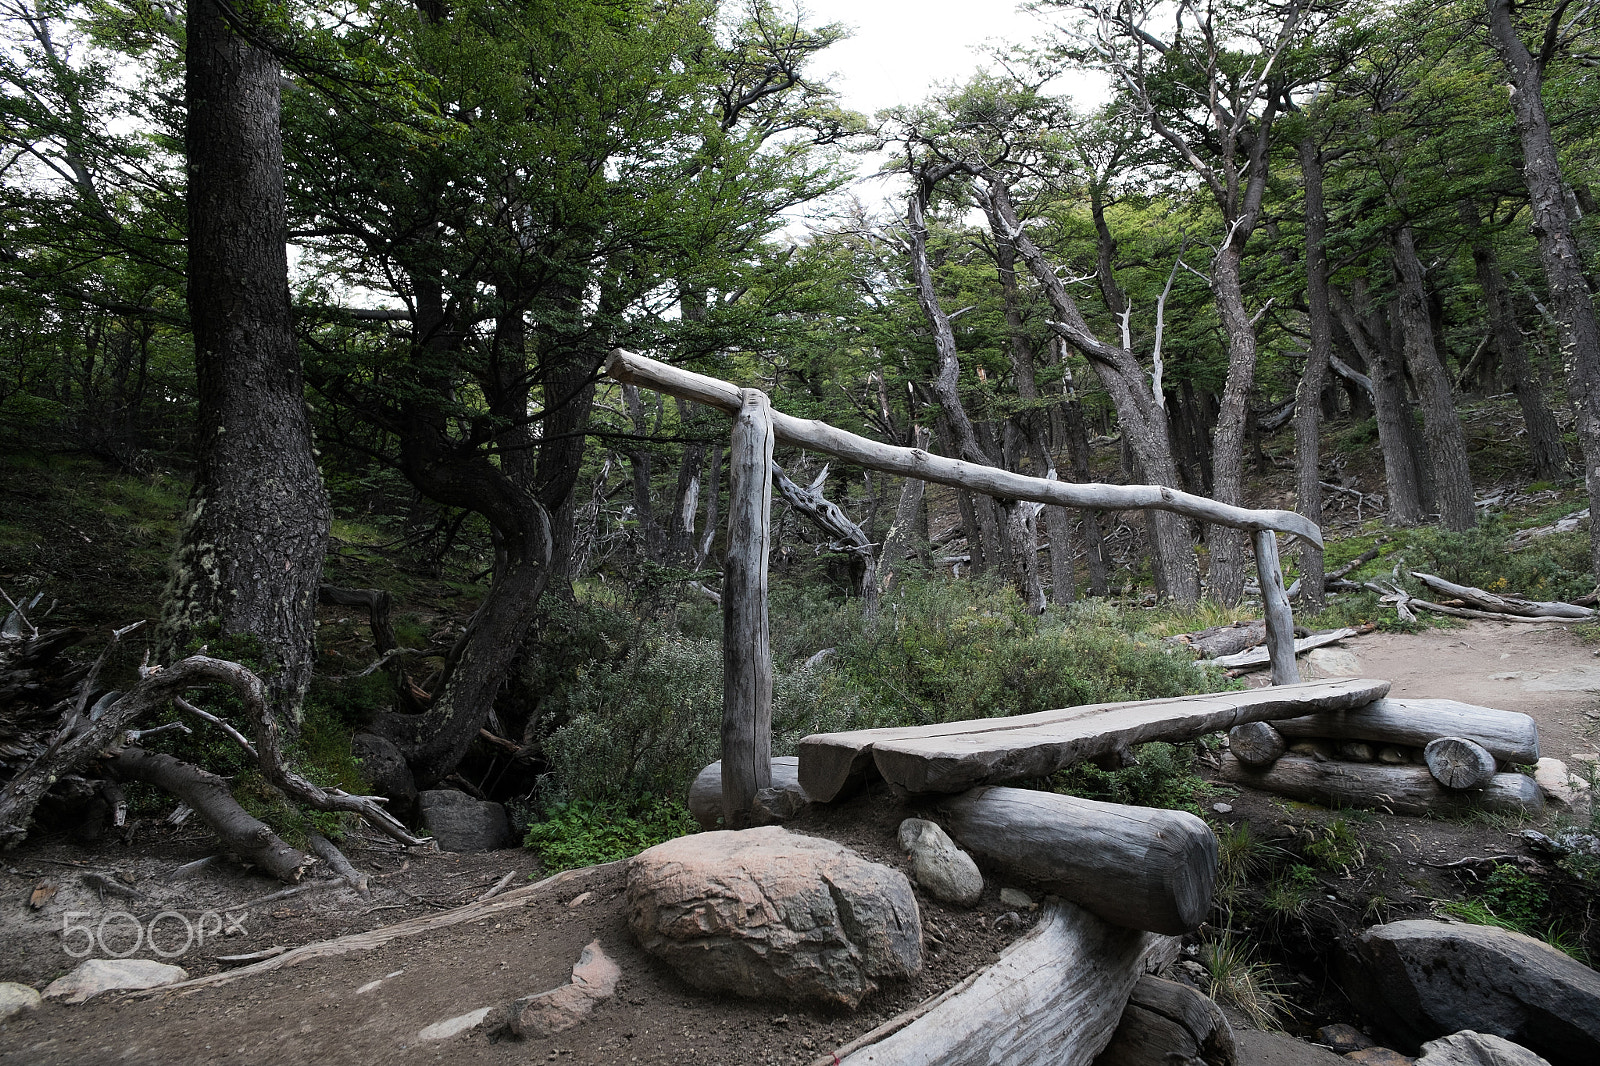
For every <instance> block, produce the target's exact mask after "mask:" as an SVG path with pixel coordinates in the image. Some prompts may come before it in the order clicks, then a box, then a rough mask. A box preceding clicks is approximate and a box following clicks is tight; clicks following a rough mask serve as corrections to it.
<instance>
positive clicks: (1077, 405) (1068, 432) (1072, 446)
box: [1050, 338, 1110, 596]
mask: <svg viewBox="0 0 1600 1066" xmlns="http://www.w3.org/2000/svg"><path fill="white" fill-rule="evenodd" d="M1055 344H1056V345H1061V346H1063V350H1062V351H1061V353H1060V356H1059V360H1058V361H1059V363H1060V365H1061V402H1060V403H1058V404H1056V405H1055V407H1053V408H1051V409H1050V433H1051V437H1052V438H1053V439H1054V440H1055V441H1056V442H1057V444H1056V446H1057V449H1058V450H1059V448H1060V447H1061V446H1062V443H1063V442H1064V443H1065V446H1066V449H1067V452H1068V454H1070V455H1071V457H1072V477H1073V480H1075V481H1077V482H1078V483H1080V484H1086V483H1087V482H1088V481H1089V429H1088V426H1087V425H1086V424H1085V423H1084V419H1083V401H1082V400H1081V399H1080V398H1079V397H1078V391H1077V388H1076V387H1075V385H1074V383H1073V380H1072V367H1071V366H1070V365H1069V364H1068V362H1067V359H1066V352H1065V349H1064V346H1065V345H1066V341H1064V340H1061V339H1060V338H1057V339H1056V342H1055ZM1050 350H1051V351H1055V345H1052V346H1051V349H1050ZM1078 514H1079V516H1080V518H1081V519H1082V521H1083V554H1084V556H1085V558H1086V560H1087V562H1088V565H1089V592H1090V594H1091V595H1095V596H1104V595H1106V593H1107V592H1109V591H1110V574H1109V573H1108V570H1107V566H1106V549H1105V540H1104V538H1103V537H1102V536H1101V533H1100V512H1099V511H1079V512H1078Z"/></svg>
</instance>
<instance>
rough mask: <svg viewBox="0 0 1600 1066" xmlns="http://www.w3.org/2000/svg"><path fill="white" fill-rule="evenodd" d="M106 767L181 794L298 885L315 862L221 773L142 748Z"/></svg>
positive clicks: (221, 835)
mask: <svg viewBox="0 0 1600 1066" xmlns="http://www.w3.org/2000/svg"><path fill="white" fill-rule="evenodd" d="M106 766H107V768H109V769H110V770H111V772H112V773H114V774H116V775H117V776H118V777H119V778H121V779H123V780H124V781H142V782H144V783H145V784H149V785H155V786H156V787H157V788H160V789H164V790H165V791H167V792H170V793H172V794H173V795H174V796H177V797H178V798H179V799H181V800H183V802H185V803H187V804H188V805H189V806H191V807H193V808H194V809H195V811H196V812H197V813H198V814H199V815H200V817H201V818H202V819H204V820H205V823H206V824H207V825H208V826H210V827H211V831H212V832H213V833H215V834H217V838H218V839H219V840H221V841H222V843H223V845H224V846H225V847H227V849H228V850H229V851H231V852H233V853H234V854H235V855H237V856H239V858H241V859H243V860H244V861H246V862H249V863H254V864H255V865H256V866H259V867H260V868H261V869H262V870H264V871H266V872H267V873H269V874H271V875H272V876H273V877H276V878H277V879H278V880H280V881H286V882H288V883H289V884H295V883H296V882H298V881H299V880H300V878H301V877H302V876H303V875H304V874H305V871H306V867H308V866H310V865H311V863H312V862H313V861H314V860H313V859H312V858H311V856H309V855H307V854H305V853H304V852H301V851H297V850H296V849H294V848H291V847H290V846H289V845H288V844H285V843H284V842H283V841H282V840H280V839H279V838H278V835H277V834H276V833H274V832H273V831H272V830H271V829H270V828H268V827H267V825H266V823H264V822H261V821H258V820H256V819H255V818H252V817H251V816H250V815H249V814H248V813H246V812H245V809H244V808H243V807H241V806H239V801H238V800H236V799H234V798H233V793H232V792H230V791H229V790H228V782H227V781H225V780H223V779H222V778H220V777H218V776H217V775H216V774H213V773H210V772H208V771H205V770H202V769H200V768H199V767H198V766H191V765H190V764H189V763H186V762H180V761H179V760H177V759H174V758H173V757H172V756H170V755H153V754H151V753H150V752H147V751H144V750H142V749H140V748H123V749H122V751H121V752H119V753H118V754H117V755H116V756H115V757H114V758H111V759H107V760H106Z"/></svg>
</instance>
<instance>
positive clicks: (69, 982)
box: [44, 959, 189, 1003]
mask: <svg viewBox="0 0 1600 1066" xmlns="http://www.w3.org/2000/svg"><path fill="white" fill-rule="evenodd" d="M188 979H189V971H187V970H185V969H184V968H183V967H182V966H172V965H169V964H168V963H164V962H155V961H153V960H151V959H85V960H84V961H83V962H81V963H79V964H78V967H77V968H76V969H75V970H73V971H72V972H71V973H69V974H67V975H66V976H65V977H58V978H56V979H55V980H54V981H51V982H50V984H49V986H48V987H46V988H45V990H44V998H45V999H59V1000H62V1001H63V1002H66V1003H82V1002H83V1001H84V1000H86V999H88V998H90V997H91V996H98V995H99V994H100V993H102V992H114V991H117V990H119V989H141V988H159V987H160V986H161V985H171V984H177V983H178V982H179V981H187V980H188Z"/></svg>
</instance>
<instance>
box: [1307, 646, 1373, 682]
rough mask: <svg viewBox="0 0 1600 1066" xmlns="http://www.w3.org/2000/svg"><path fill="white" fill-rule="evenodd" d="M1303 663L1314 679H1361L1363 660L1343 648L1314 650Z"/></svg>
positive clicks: (1309, 652) (1308, 653)
mask: <svg viewBox="0 0 1600 1066" xmlns="http://www.w3.org/2000/svg"><path fill="white" fill-rule="evenodd" d="M1302 661H1303V662H1304V663H1305V664H1306V666H1308V667H1309V668H1310V669H1309V671H1308V673H1309V674H1310V676H1312V677H1360V676H1361V660H1359V659H1357V658H1356V656H1355V653H1354V652H1350V651H1346V650H1345V649H1343V648H1312V649H1311V650H1310V651H1308V652H1306V653H1305V655H1304V656H1303V658H1302Z"/></svg>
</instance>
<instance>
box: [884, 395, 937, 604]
mask: <svg viewBox="0 0 1600 1066" xmlns="http://www.w3.org/2000/svg"><path fill="white" fill-rule="evenodd" d="M927 446H928V431H927V430H926V429H923V428H922V427H921V426H913V427H912V430H911V447H913V448H921V449H925V448H927ZM927 484H928V483H927V482H925V481H923V480H921V479H920V478H914V477H908V478H906V479H905V480H904V482H903V483H902V484H901V486H900V502H899V504H898V505H897V506H896V507H895V510H894V522H893V524H891V525H890V526H889V532H888V533H887V534H885V535H884V538H883V548H882V550H881V552H880V558H879V560H878V589H879V591H880V592H888V591H889V589H890V587H891V586H892V585H893V584H894V581H895V579H896V577H897V576H898V575H900V574H901V573H903V572H904V570H905V566H906V557H907V556H908V555H915V556H916V557H917V559H918V560H919V561H922V562H925V561H926V555H925V553H924V552H923V550H922V546H921V545H920V544H918V537H917V519H918V518H919V517H920V516H921V514H922V497H923V493H924V491H925V490H926V488H927Z"/></svg>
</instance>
